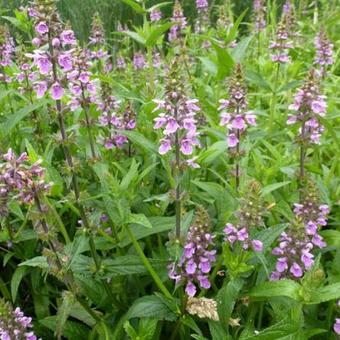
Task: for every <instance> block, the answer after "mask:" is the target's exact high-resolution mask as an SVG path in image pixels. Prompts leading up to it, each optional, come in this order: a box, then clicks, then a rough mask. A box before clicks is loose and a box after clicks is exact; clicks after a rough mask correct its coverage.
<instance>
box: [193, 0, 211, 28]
mask: <svg viewBox="0 0 340 340" xmlns="http://www.w3.org/2000/svg"><path fill="white" fill-rule="evenodd" d="M196 9H197V12H198V18H197V20H196V23H195V32H196V33H200V32H204V31H205V29H206V27H207V26H208V25H207V24H208V20H209V18H208V9H209V3H208V1H207V0H196Z"/></svg>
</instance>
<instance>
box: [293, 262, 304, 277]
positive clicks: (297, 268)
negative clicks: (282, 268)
mask: <svg viewBox="0 0 340 340" xmlns="http://www.w3.org/2000/svg"><path fill="white" fill-rule="evenodd" d="M290 272H291V273H292V274H293V275H294V276H295V277H301V276H302V275H303V271H302V269H301V267H300V266H299V265H298V264H297V263H296V262H294V263H293V264H292V266H291V267H290Z"/></svg>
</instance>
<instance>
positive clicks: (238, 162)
mask: <svg viewBox="0 0 340 340" xmlns="http://www.w3.org/2000/svg"><path fill="white" fill-rule="evenodd" d="M236 136H237V139H238V143H237V145H236V164H235V180H236V191H238V189H239V186H240V176H241V174H240V142H241V141H240V130H238V129H237V133H236Z"/></svg>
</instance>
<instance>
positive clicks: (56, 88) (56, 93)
mask: <svg viewBox="0 0 340 340" xmlns="http://www.w3.org/2000/svg"><path fill="white" fill-rule="evenodd" d="M64 92H65V91H64V89H63V87H62V86H61V85H60V84H59V83H54V84H53V85H52V86H51V96H52V98H53V99H54V100H60V99H61V98H62V97H63V95H64Z"/></svg>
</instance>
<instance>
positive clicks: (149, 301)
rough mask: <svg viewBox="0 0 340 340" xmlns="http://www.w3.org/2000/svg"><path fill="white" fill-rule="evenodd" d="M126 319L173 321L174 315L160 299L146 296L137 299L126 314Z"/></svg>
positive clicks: (175, 317) (154, 296)
mask: <svg viewBox="0 0 340 340" xmlns="http://www.w3.org/2000/svg"><path fill="white" fill-rule="evenodd" d="M127 317H128V319H132V318H143V317H146V318H149V317H151V318H155V319H157V320H167V321H175V320H176V319H177V316H176V314H175V313H174V312H173V311H171V310H170V308H169V307H168V306H167V304H166V303H164V301H163V300H162V298H161V297H159V296H156V295H147V296H143V297H141V298H139V299H137V300H136V301H135V302H134V303H133V305H132V306H131V307H130V309H129V311H128V313H127Z"/></svg>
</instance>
